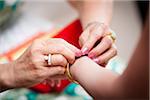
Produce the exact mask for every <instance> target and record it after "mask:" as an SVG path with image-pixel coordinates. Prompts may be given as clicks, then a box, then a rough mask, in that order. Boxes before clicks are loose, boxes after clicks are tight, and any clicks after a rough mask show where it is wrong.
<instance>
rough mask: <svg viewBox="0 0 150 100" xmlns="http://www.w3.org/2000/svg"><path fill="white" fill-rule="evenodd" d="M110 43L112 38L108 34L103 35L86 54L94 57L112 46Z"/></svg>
mask: <svg viewBox="0 0 150 100" xmlns="http://www.w3.org/2000/svg"><path fill="white" fill-rule="evenodd" d="M112 43H113V41H112V38H111V37H110V36H105V37H104V38H103V39H102V41H101V42H100V43H99V44H98V45H97V46H96V47H95V48H93V49H92V50H91V51H90V52H89V54H88V56H89V57H90V58H94V57H97V56H99V55H101V54H102V53H104V52H105V51H106V50H107V49H109V48H110V47H111V46H112Z"/></svg>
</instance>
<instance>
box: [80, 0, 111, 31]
mask: <svg viewBox="0 0 150 100" xmlns="http://www.w3.org/2000/svg"><path fill="white" fill-rule="evenodd" d="M82 6H83V7H82V8H81V9H79V10H80V11H79V16H80V20H81V23H82V26H83V28H85V27H86V26H87V25H88V24H89V23H91V22H95V21H97V22H101V23H104V24H106V25H109V24H110V21H111V18H112V9H113V1H112V0H108V1H107V0H96V1H84V2H83V3H82Z"/></svg>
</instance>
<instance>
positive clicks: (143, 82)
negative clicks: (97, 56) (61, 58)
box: [70, 21, 149, 100]
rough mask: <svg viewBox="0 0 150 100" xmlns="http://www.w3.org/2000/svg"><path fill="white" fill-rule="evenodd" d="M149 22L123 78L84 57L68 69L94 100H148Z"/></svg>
mask: <svg viewBox="0 0 150 100" xmlns="http://www.w3.org/2000/svg"><path fill="white" fill-rule="evenodd" d="M148 22H149V21H147V24H146V27H145V29H144V31H143V33H142V34H141V38H140V40H139V42H138V44H137V47H136V49H135V51H134V53H133V55H132V57H131V60H130V62H129V64H128V66H127V68H126V70H125V71H124V73H123V74H122V75H117V74H116V73H114V72H112V71H110V70H108V69H105V68H102V67H100V66H99V65H98V64H96V63H94V62H93V61H92V60H91V59H90V58H88V57H86V56H84V57H81V58H79V59H78V60H76V61H75V63H74V64H73V65H72V66H71V67H70V71H71V74H72V76H73V78H74V79H75V80H77V81H78V82H79V83H80V84H81V85H82V86H83V87H84V88H85V90H87V92H89V94H90V95H91V96H93V98H94V99H97V100H100V99H119V100H124V99H125V100H126V99H127V100H128V99H130V100H137V99H138V100H148V97H149V92H148V91H149V90H148V87H149V58H148V52H149V44H148V43H149V36H148V33H149V24H148Z"/></svg>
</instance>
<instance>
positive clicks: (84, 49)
mask: <svg viewBox="0 0 150 100" xmlns="http://www.w3.org/2000/svg"><path fill="white" fill-rule="evenodd" d="M81 51H82V55H85V54H88V52H89V51H88V48H87V47H86V48H83V49H81Z"/></svg>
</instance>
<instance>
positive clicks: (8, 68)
mask: <svg viewBox="0 0 150 100" xmlns="http://www.w3.org/2000/svg"><path fill="white" fill-rule="evenodd" d="M13 66H14V63H13V62H12V63H8V64H3V65H1V68H0V71H1V72H0V91H3V90H7V89H12V88H14V85H13V84H14V70H13Z"/></svg>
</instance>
